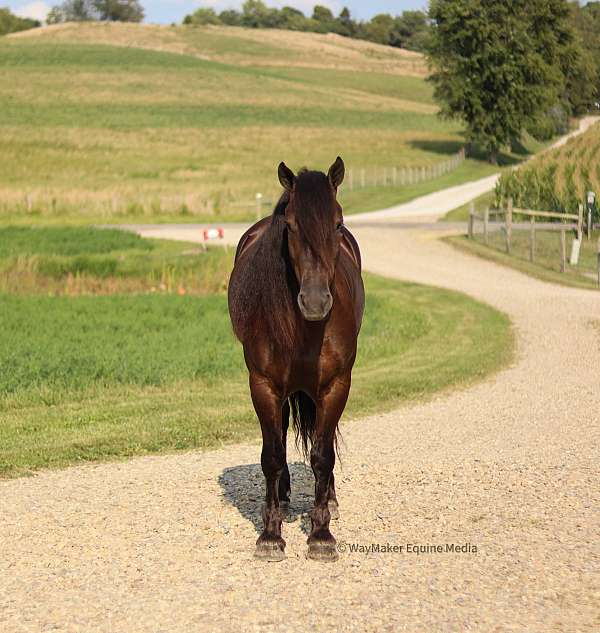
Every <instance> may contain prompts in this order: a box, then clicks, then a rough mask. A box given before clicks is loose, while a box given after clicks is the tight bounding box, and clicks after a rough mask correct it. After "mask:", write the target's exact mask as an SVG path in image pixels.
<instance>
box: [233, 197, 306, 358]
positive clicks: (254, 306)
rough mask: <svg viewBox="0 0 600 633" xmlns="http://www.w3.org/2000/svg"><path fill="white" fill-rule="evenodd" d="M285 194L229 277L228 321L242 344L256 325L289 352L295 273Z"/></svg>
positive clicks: (293, 329) (293, 317) (252, 333)
mask: <svg viewBox="0 0 600 633" xmlns="http://www.w3.org/2000/svg"><path fill="white" fill-rule="evenodd" d="M288 202H289V194H288V193H287V192H285V193H284V194H283V195H282V196H281V198H280V199H279V202H278V203H277V205H276V206H275V210H274V211H273V215H272V216H271V221H270V223H269V225H268V227H267V228H266V229H265V231H264V232H263V234H262V235H261V236H260V238H259V239H258V241H257V243H256V245H255V247H254V249H253V252H252V253H251V255H250V256H249V259H248V261H245V262H244V263H243V265H242V266H241V267H240V268H239V271H237V274H236V275H235V276H234V277H232V281H231V285H230V287H229V298H230V301H229V304H230V312H231V321H232V324H233V330H234V332H235V334H236V336H237V337H238V338H239V339H240V341H242V343H243V342H244V341H246V340H248V339H249V337H251V336H254V335H255V333H256V330H257V329H258V325H260V327H261V328H266V329H267V331H268V334H269V338H270V339H271V341H272V342H273V343H274V344H275V345H277V347H279V348H280V349H283V350H290V349H292V348H293V345H294V342H295V329H296V328H295V327H294V321H295V310H296V308H295V303H294V295H293V290H292V289H293V288H294V285H295V283H296V282H295V278H294V274H293V272H292V271H291V269H290V266H289V258H288V255H287V239H286V230H287V227H286V224H285V209H286V207H287V205H288Z"/></svg>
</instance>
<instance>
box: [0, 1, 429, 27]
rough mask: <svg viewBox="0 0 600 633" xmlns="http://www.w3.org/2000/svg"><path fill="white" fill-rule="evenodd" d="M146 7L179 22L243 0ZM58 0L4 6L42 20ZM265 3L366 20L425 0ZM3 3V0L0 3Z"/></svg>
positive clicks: (161, 19) (149, 18) (161, 18)
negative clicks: (318, 7) (315, 8)
mask: <svg viewBox="0 0 600 633" xmlns="http://www.w3.org/2000/svg"><path fill="white" fill-rule="evenodd" d="M140 1H141V3H142V5H143V7H144V9H145V10H146V22H158V23H161V24H169V23H171V22H181V20H182V19H183V16H184V15H186V14H187V13H192V12H193V11H194V10H195V9H197V8H198V7H213V8H214V9H215V10H216V11H222V10H223V9H231V8H234V9H239V7H240V6H241V5H242V2H243V0H205V1H202V0H140ZM59 3H60V0H56V1H53V0H9V2H8V3H7V4H8V7H9V8H10V9H11V10H12V11H13V12H14V13H16V14H17V15H21V16H24V17H33V18H36V19H38V20H43V19H44V18H45V16H46V15H47V13H48V11H49V10H50V7H51V6H53V5H54V4H59ZM266 4H267V5H269V6H274V7H275V6H278V7H281V6H284V5H289V6H292V7H296V8H298V9H301V10H302V11H304V12H305V13H306V14H310V13H312V7H313V6H314V5H315V4H322V5H325V6H328V7H329V8H331V9H332V10H333V11H334V13H339V11H340V9H341V8H342V7H343V6H347V7H348V8H349V9H350V12H351V13H352V15H353V16H354V17H355V18H359V19H361V20H364V19H368V18H370V17H372V16H373V15H375V14H376V13H392V14H397V13H402V11H404V10H405V9H421V8H423V7H425V6H426V5H427V1H426V0H400V1H398V0H396V1H395V2H394V0H369V1H368V2H365V0H284V1H282V2H279V1H277V0H266ZM0 6H5V2H2V3H0Z"/></svg>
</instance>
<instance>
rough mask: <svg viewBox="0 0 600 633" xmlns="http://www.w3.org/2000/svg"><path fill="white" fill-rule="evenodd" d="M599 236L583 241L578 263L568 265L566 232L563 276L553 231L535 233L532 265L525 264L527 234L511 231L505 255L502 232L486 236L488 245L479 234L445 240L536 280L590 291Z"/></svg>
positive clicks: (569, 237) (594, 281) (594, 283)
mask: <svg viewBox="0 0 600 633" xmlns="http://www.w3.org/2000/svg"><path fill="white" fill-rule="evenodd" d="M599 237H600V234H595V235H594V236H593V238H592V240H590V241H588V240H587V239H585V238H584V240H583V242H582V246H581V253H580V257H579V264H578V265H577V266H571V265H570V264H569V263H568V259H569V256H570V254H571V244H572V242H573V239H574V235H573V234H572V232H571V233H567V269H566V272H565V273H561V272H560V242H559V239H560V238H559V233H558V232H556V231H553V232H548V231H546V232H544V231H537V232H536V253H535V262H534V263H531V262H530V261H529V231H525V230H518V229H517V230H513V234H512V240H511V254H510V255H508V254H507V253H506V247H505V244H506V242H505V237H504V233H503V232H500V231H497V232H496V231H494V232H492V233H490V237H489V246H486V245H485V244H484V243H483V237H482V236H481V235H476V236H475V239H474V240H469V239H468V238H467V237H465V236H456V237H448V238H445V239H446V240H447V241H448V242H449V243H450V244H452V245H454V246H456V247H457V248H459V249H461V250H463V251H465V252H467V253H471V254H474V255H477V256H479V257H482V258H484V259H488V260H490V261H493V262H497V263H499V264H503V265H505V266H509V267H511V268H514V269H515V270H518V271H520V272H523V273H526V274H528V275H531V276H532V277H536V278H537V279H541V280H543V281H549V282H551V283H558V284H561V285H564V286H573V287H576V288H590V289H593V288H597V287H598V283H597V279H598V277H597V274H598V264H597V262H598V259H597V258H598V255H597V243H598V238H599Z"/></svg>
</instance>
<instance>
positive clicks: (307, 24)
mask: <svg viewBox="0 0 600 633" xmlns="http://www.w3.org/2000/svg"><path fill="white" fill-rule="evenodd" d="M183 23H184V24H197V25H205V24H214V25H219V24H223V25H226V26H244V27H247V28H254V29H288V30H291V31H309V32H313V33H337V34H338V35H343V36H345V37H352V38H357V39H363V40H369V41H371V42H377V43H378V44H387V45H389V46H396V47H400V48H406V49H408V50H413V51H425V50H426V49H427V46H428V43H429V36H430V33H431V24H430V21H429V19H428V16H427V13H426V12H424V11H404V12H403V13H402V14H401V15H396V16H392V15H389V14H388V13H380V14H378V15H376V16H374V17H373V18H372V19H371V20H368V21H358V20H354V19H353V18H352V16H351V14H350V10H349V9H348V8H347V7H344V8H343V9H342V10H341V11H340V13H339V15H337V16H336V15H334V14H333V12H332V11H331V9H329V8H328V7H325V6H322V5H315V7H314V8H313V12H312V14H311V15H310V17H308V16H306V15H305V14H304V13H303V12H302V11H300V10H299V9H294V8H293V7H283V8H282V9H276V8H272V7H268V6H267V5H266V4H265V3H264V2H263V1H262V0H246V2H244V4H243V5H242V9H241V11H235V10H233V9H229V10H225V11H221V12H220V13H217V12H216V11H215V10H214V9H211V8H200V9H198V10H197V11H195V12H194V13H192V14H190V15H186V16H185V18H184V19H183Z"/></svg>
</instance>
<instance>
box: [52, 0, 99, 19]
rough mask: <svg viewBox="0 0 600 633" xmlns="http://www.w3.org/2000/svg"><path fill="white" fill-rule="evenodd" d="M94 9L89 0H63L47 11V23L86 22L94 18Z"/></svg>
mask: <svg viewBox="0 0 600 633" xmlns="http://www.w3.org/2000/svg"><path fill="white" fill-rule="evenodd" d="M96 19H97V15H96V10H95V7H94V5H93V4H92V2H91V0H64V2H63V3H62V4H59V5H57V6H55V7H52V9H51V10H50V13H48V17H47V22H48V24H58V23H60V22H87V21H89V20H96Z"/></svg>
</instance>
